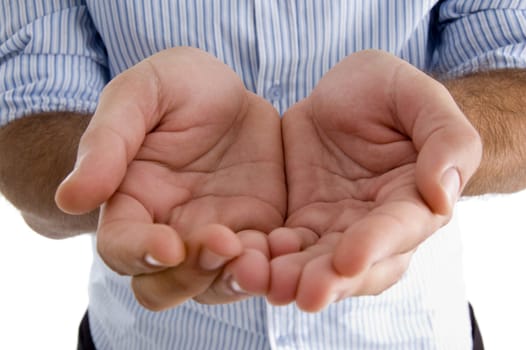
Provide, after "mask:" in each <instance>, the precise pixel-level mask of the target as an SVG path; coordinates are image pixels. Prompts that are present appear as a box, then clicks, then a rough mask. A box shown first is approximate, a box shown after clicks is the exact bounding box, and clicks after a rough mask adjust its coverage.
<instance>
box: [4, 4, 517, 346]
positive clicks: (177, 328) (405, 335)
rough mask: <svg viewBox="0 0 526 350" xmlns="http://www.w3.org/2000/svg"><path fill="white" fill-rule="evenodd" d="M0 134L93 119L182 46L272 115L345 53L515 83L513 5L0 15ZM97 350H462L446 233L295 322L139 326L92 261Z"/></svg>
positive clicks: (291, 314) (154, 321) (180, 318)
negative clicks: (363, 288) (43, 117)
mask: <svg viewBox="0 0 526 350" xmlns="http://www.w3.org/2000/svg"><path fill="white" fill-rule="evenodd" d="M0 16H1V17H0V18H2V21H0V77H2V79H1V80H0V125H3V124H5V123H7V122H9V121H11V120H14V119H16V118H20V117H23V116H25V115H30V114H33V113H38V112H49V111H74V112H80V113H93V111H94V110H95V107H96V105H97V102H98V97H99V94H100V92H101V90H102V88H103V87H104V85H105V84H106V83H107V82H108V81H109V80H110V79H111V78H112V77H114V76H115V75H116V74H118V73H120V72H122V71H124V70H126V69H127V68H129V67H130V66H132V65H134V64H135V63H137V62H139V61H141V60H142V59H144V58H145V57H148V56H150V55H152V54H153V53H155V52H158V51H160V50H162V49H164V48H168V47H174V46H180V45H187V46H194V47H199V48H201V49H203V50H206V51H208V52H210V53H212V54H214V55H215V56H217V57H218V58H219V59H220V60H222V61H223V62H225V63H226V64H228V65H229V66H230V67H231V68H232V69H233V70H234V71H235V72H236V73H237V74H238V75H239V76H240V77H241V78H242V80H243V81H244V83H245V85H246V87H247V88H248V89H250V90H252V91H254V92H256V93H257V94H259V95H260V96H263V97H265V98H266V99H267V100H269V101H270V102H272V103H273V105H274V106H275V107H276V108H277V109H278V110H279V111H280V113H283V112H284V111H285V110H286V109H287V108H288V107H290V106H291V105H292V104H293V103H295V102H296V101H298V100H300V99H301V98H303V97H306V96H307V95H308V94H309V93H310V91H312V89H313V88H314V86H315V85H316V83H317V82H318V80H319V79H320V78H321V77H322V76H323V74H324V73H325V72H327V71H328V70H329V69H330V68H331V67H332V66H334V65H335V64H336V63H337V62H338V61H339V60H341V59H342V58H343V57H345V56H346V55H349V54H350V53H352V52H355V51H359V50H362V49H367V48H377V49H382V50H385V51H389V52H392V53H394V54H395V55H397V56H399V57H401V58H403V59H405V60H407V61H409V62H410V63H411V64H413V65H414V66H416V67H418V68H420V69H422V70H424V71H427V72H432V73H434V74H436V75H437V76H440V77H444V78H452V77H457V76H461V75H465V74H468V73H472V72H477V71H481V70H488V69H499V68H525V67H526V52H525V49H526V45H525V43H526V1H522V0H493V1H489V0H473V1H469V0H443V1H433V0H397V1H393V0H369V1H351V0H331V1H321V0H320V1H316V0H288V1H286V0H281V1H279V0H224V1H215V0H194V1H185V0H150V1H142V0H98V1H97V0H16V1H15V0H0ZM94 251H95V253H94V263H93V268H92V273H91V282H90V289H89V292H90V305H89V311H90V314H89V316H90V325H91V329H92V334H93V338H94V341H95V344H96V346H97V348H99V349H126V350H134V349H137V350H139V349H140V350H143V349H155V350H157V349H159V350H164V349H389V350H391V349H446V350H453V349H470V348H471V339H470V324H469V317H468V309H467V304H466V300H465V292H464V286H463V282H462V273H461V271H462V269H461V248H460V237H459V232H458V230H457V225H456V221H455V219H454V220H453V221H452V222H451V223H450V224H449V225H448V226H446V227H445V228H443V229H441V230H440V231H438V232H437V233H435V234H434V235H433V236H432V237H431V238H430V239H428V240H427V241H426V242H425V243H424V244H422V245H421V246H420V247H419V249H418V250H417V252H416V253H415V255H414V258H413V260H412V263H411V265H410V267H409V269H408V271H407V273H406V274H405V275H404V277H403V278H402V279H401V281H400V282H398V283H397V284H396V285H394V286H393V287H391V288H390V289H388V290H387V291H385V292H384V293H382V294H381V295H379V296H374V297H356V298H348V299H346V300H344V301H342V302H339V303H337V304H334V305H331V306H329V307H328V308H327V309H326V310H324V311H322V312H319V313H316V314H307V313H304V312H301V311H300V310H299V309H298V308H296V307H295V306H294V305H288V306H283V307H274V306H271V305H269V304H268V303H266V301H265V299H263V298H251V299H249V300H245V301H242V302H239V303H235V304H230V305H219V306H207V305H200V304H197V303H195V302H193V301H189V302H187V303H185V304H183V305H182V306H180V307H177V308H175V309H172V310H168V311H164V312H160V313H153V312H149V311H146V310H144V309H143V308H141V307H140V306H139V305H138V304H137V302H136V301H135V299H134V297H133V293H132V292H131V290H130V287H129V283H130V280H129V278H127V277H121V276H118V275H116V274H115V273H114V272H112V271H111V270H109V269H108V268H107V267H106V266H105V265H104V263H103V262H102V260H101V259H100V257H99V256H98V255H97V253H96V250H95V249H94Z"/></svg>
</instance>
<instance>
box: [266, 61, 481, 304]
mask: <svg viewBox="0 0 526 350" xmlns="http://www.w3.org/2000/svg"><path fill="white" fill-rule="evenodd" d="M282 132H283V139H284V152H285V159H286V172H287V182H288V195H289V197H288V201H289V207H288V219H287V221H286V225H285V226H286V227H285V228H280V229H277V230H275V231H274V232H273V233H271V235H270V237H269V240H270V248H271V252H272V254H273V255H274V256H276V255H278V256H279V257H277V258H275V259H274V260H273V261H272V262H271V282H270V291H269V293H268V299H269V301H270V302H272V303H274V304H286V303H289V302H292V301H294V300H295V301H296V302H297V305H298V306H299V307H300V308H301V309H303V310H306V311H318V310H320V309H322V308H324V307H325V306H327V305H328V304H329V303H331V302H334V301H337V300H340V299H342V298H345V297H348V296H357V295H373V294H379V293H381V292H382V291H384V290H386V289H387V288H389V287H390V286H391V285H393V284H394V283H395V282H397V281H398V280H399V279H400V278H401V276H402V275H403V274H404V272H405V271H406V269H407V267H408V265H409V262H410V259H411V255H412V253H413V252H414V251H415V249H416V248H417V247H418V245H419V244H420V243H422V242H423V241H424V240H425V239H426V238H427V237H429V236H430V235H431V234H432V233H433V232H435V231H436V230H437V229H439V228H440V227H441V226H443V225H445V224H446V223H447V222H448V221H449V219H450V217H451V214H452V211H453V207H454V204H455V202H456V200H457V198H458V197H459V196H460V194H461V192H462V189H463V187H464V186H465V185H466V182H467V181H468V180H469V179H470V177H471V176H472V175H473V173H474V172H475V171H476V169H477V167H478V164H479V162H480V157H481V149H482V147H481V141H480V138H479V136H478V134H477V132H476V131H475V129H474V128H473V127H472V126H471V124H470V123H469V122H468V120H467V119H466V117H465V116H464V114H463V113H462V112H461V111H460V109H459V108H458V107H457V105H456V104H455V102H454V100H453V98H452V97H451V96H450V95H449V93H448V91H447V90H446V89H445V87H443V86H442V85H441V84H440V83H439V82H437V81H436V80H434V79H432V78H431V77H429V76H427V75H425V74H424V73H422V72H420V71H419V70H417V69H416V68H414V67H412V66H411V65H409V64H408V63H406V62H404V61H402V60H400V59H398V58H396V57H394V56H391V55H389V54H386V53H382V52H378V51H365V52H361V53H357V54H354V55H351V56H349V57H347V58H346V59H345V60H343V61H342V62H341V63H340V64H338V65H337V66H335V67H334V68H333V69H332V70H331V71H329V72H328V73H327V74H326V75H325V77H324V78H323V79H322V80H321V81H320V82H319V85H318V86H317V87H316V89H315V90H314V91H313V93H312V95H311V96H310V97H308V98H307V99H305V100H303V101H301V102H299V103H297V104H296V105H295V106H293V107H292V108H291V109H290V110H289V111H287V113H286V114H285V116H284V118H283V121H282Z"/></svg>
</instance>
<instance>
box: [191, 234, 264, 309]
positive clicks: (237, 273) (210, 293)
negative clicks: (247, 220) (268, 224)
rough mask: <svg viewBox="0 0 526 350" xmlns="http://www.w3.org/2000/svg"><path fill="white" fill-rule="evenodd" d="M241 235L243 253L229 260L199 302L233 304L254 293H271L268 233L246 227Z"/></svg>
mask: <svg viewBox="0 0 526 350" xmlns="http://www.w3.org/2000/svg"><path fill="white" fill-rule="evenodd" d="M237 236H238V238H239V239H240V241H241V245H242V246H243V254H241V256H239V257H237V258H235V259H234V260H232V261H231V262H229V263H228V264H227V265H226V266H225V268H224V270H223V273H222V274H221V276H219V277H218V278H217V279H216V280H215V281H214V283H213V285H212V286H211V287H210V288H209V289H207V290H206V291H205V292H204V293H203V294H201V295H198V296H197V297H195V298H194V300H196V301H197V302H199V303H203V304H218V303H222V304H223V303H231V302H234V301H239V300H242V299H245V298H247V297H248V296H251V295H263V294H266V293H267V290H268V286H269V277H270V263H269V259H270V252H269V247H268V240H267V235H266V234H264V233H262V232H259V231H255V230H245V231H241V232H239V233H238V234H237Z"/></svg>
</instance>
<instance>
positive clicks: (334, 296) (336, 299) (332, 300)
mask: <svg viewBox="0 0 526 350" xmlns="http://www.w3.org/2000/svg"><path fill="white" fill-rule="evenodd" d="M341 300H342V295H341V293H333V294H331V296H330V298H329V305H330V304H334V303H337V302H339V301H341Z"/></svg>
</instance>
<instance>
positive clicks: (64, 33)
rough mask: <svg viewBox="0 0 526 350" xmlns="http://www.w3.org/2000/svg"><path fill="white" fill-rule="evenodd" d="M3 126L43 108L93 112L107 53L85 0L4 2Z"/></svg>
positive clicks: (0, 28) (0, 0)
mask: <svg viewBox="0 0 526 350" xmlns="http://www.w3.org/2000/svg"><path fill="white" fill-rule="evenodd" d="M0 18H1V20H0V126H1V125H4V124H6V123H8V122H9V121H12V120H14V119H16V118H20V117H22V116H25V115H30V114H34V113H40V112H58V111H70V112H79V113H93V111H94V110H95V107H96V104H97V101H98V97H99V94H100V91H101V90H102V88H103V87H104V85H105V84H106V83H107V81H108V69H107V55H106V51H105V49H104V46H103V44H102V41H101V39H100V37H99V35H98V33H97V31H96V29H95V27H94V25H93V22H92V20H91V17H90V15H89V11H88V9H87V8H86V5H85V4H84V0H60V1H57V0H36V1H35V0H31V1H30V0H17V1H13V0H0Z"/></svg>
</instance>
